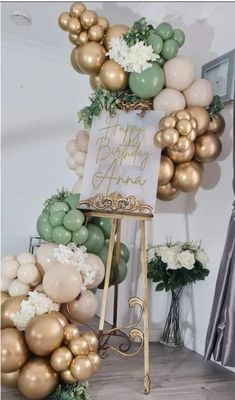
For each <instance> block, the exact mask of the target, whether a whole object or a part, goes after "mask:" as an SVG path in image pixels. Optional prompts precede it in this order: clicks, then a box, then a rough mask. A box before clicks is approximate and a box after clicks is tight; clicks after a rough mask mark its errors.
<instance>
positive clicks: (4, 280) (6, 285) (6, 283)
mask: <svg viewBox="0 0 235 400" xmlns="http://www.w3.org/2000/svg"><path fill="white" fill-rule="evenodd" d="M11 282H12V280H11V279H8V278H5V276H1V292H7V291H8V288H9V286H10V283H11Z"/></svg>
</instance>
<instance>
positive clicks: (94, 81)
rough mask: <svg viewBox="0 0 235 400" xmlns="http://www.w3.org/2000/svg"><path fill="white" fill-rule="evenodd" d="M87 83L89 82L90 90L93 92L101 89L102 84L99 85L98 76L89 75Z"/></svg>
mask: <svg viewBox="0 0 235 400" xmlns="http://www.w3.org/2000/svg"><path fill="white" fill-rule="evenodd" d="M89 81H90V85H91V88H92V89H93V90H95V89H97V88H101V87H102V83H101V80H100V76H99V75H91V76H90V80H89Z"/></svg>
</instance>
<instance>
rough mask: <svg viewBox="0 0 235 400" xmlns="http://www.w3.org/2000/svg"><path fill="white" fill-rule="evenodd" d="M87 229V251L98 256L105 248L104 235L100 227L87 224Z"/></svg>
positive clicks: (85, 244)
mask: <svg viewBox="0 0 235 400" xmlns="http://www.w3.org/2000/svg"><path fill="white" fill-rule="evenodd" d="M87 229H88V239H87V241H86V242H85V243H84V246H85V247H86V248H87V251H88V252H89V253H95V254H96V253H98V252H99V251H100V250H101V249H102V247H103V246H104V234H103V232H102V230H101V229H100V228H99V227H98V226H96V225H94V224H92V223H89V224H87Z"/></svg>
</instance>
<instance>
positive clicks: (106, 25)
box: [97, 17, 110, 32]
mask: <svg viewBox="0 0 235 400" xmlns="http://www.w3.org/2000/svg"><path fill="white" fill-rule="evenodd" d="M97 24H98V25H100V26H102V28H103V29H104V32H107V30H108V29H109V25H110V24H109V21H108V20H107V18H105V17H98V22H97Z"/></svg>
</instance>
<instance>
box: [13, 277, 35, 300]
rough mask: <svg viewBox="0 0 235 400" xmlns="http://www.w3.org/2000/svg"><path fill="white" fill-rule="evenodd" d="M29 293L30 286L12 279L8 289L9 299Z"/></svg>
mask: <svg viewBox="0 0 235 400" xmlns="http://www.w3.org/2000/svg"><path fill="white" fill-rule="evenodd" d="M29 291H30V286H29V285H27V284H26V283H22V282H20V281H19V279H14V281H12V282H11V283H10V285H9V287H8V292H9V295H10V296H11V297H14V296H21V295H23V294H27V293H28V292H29Z"/></svg>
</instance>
